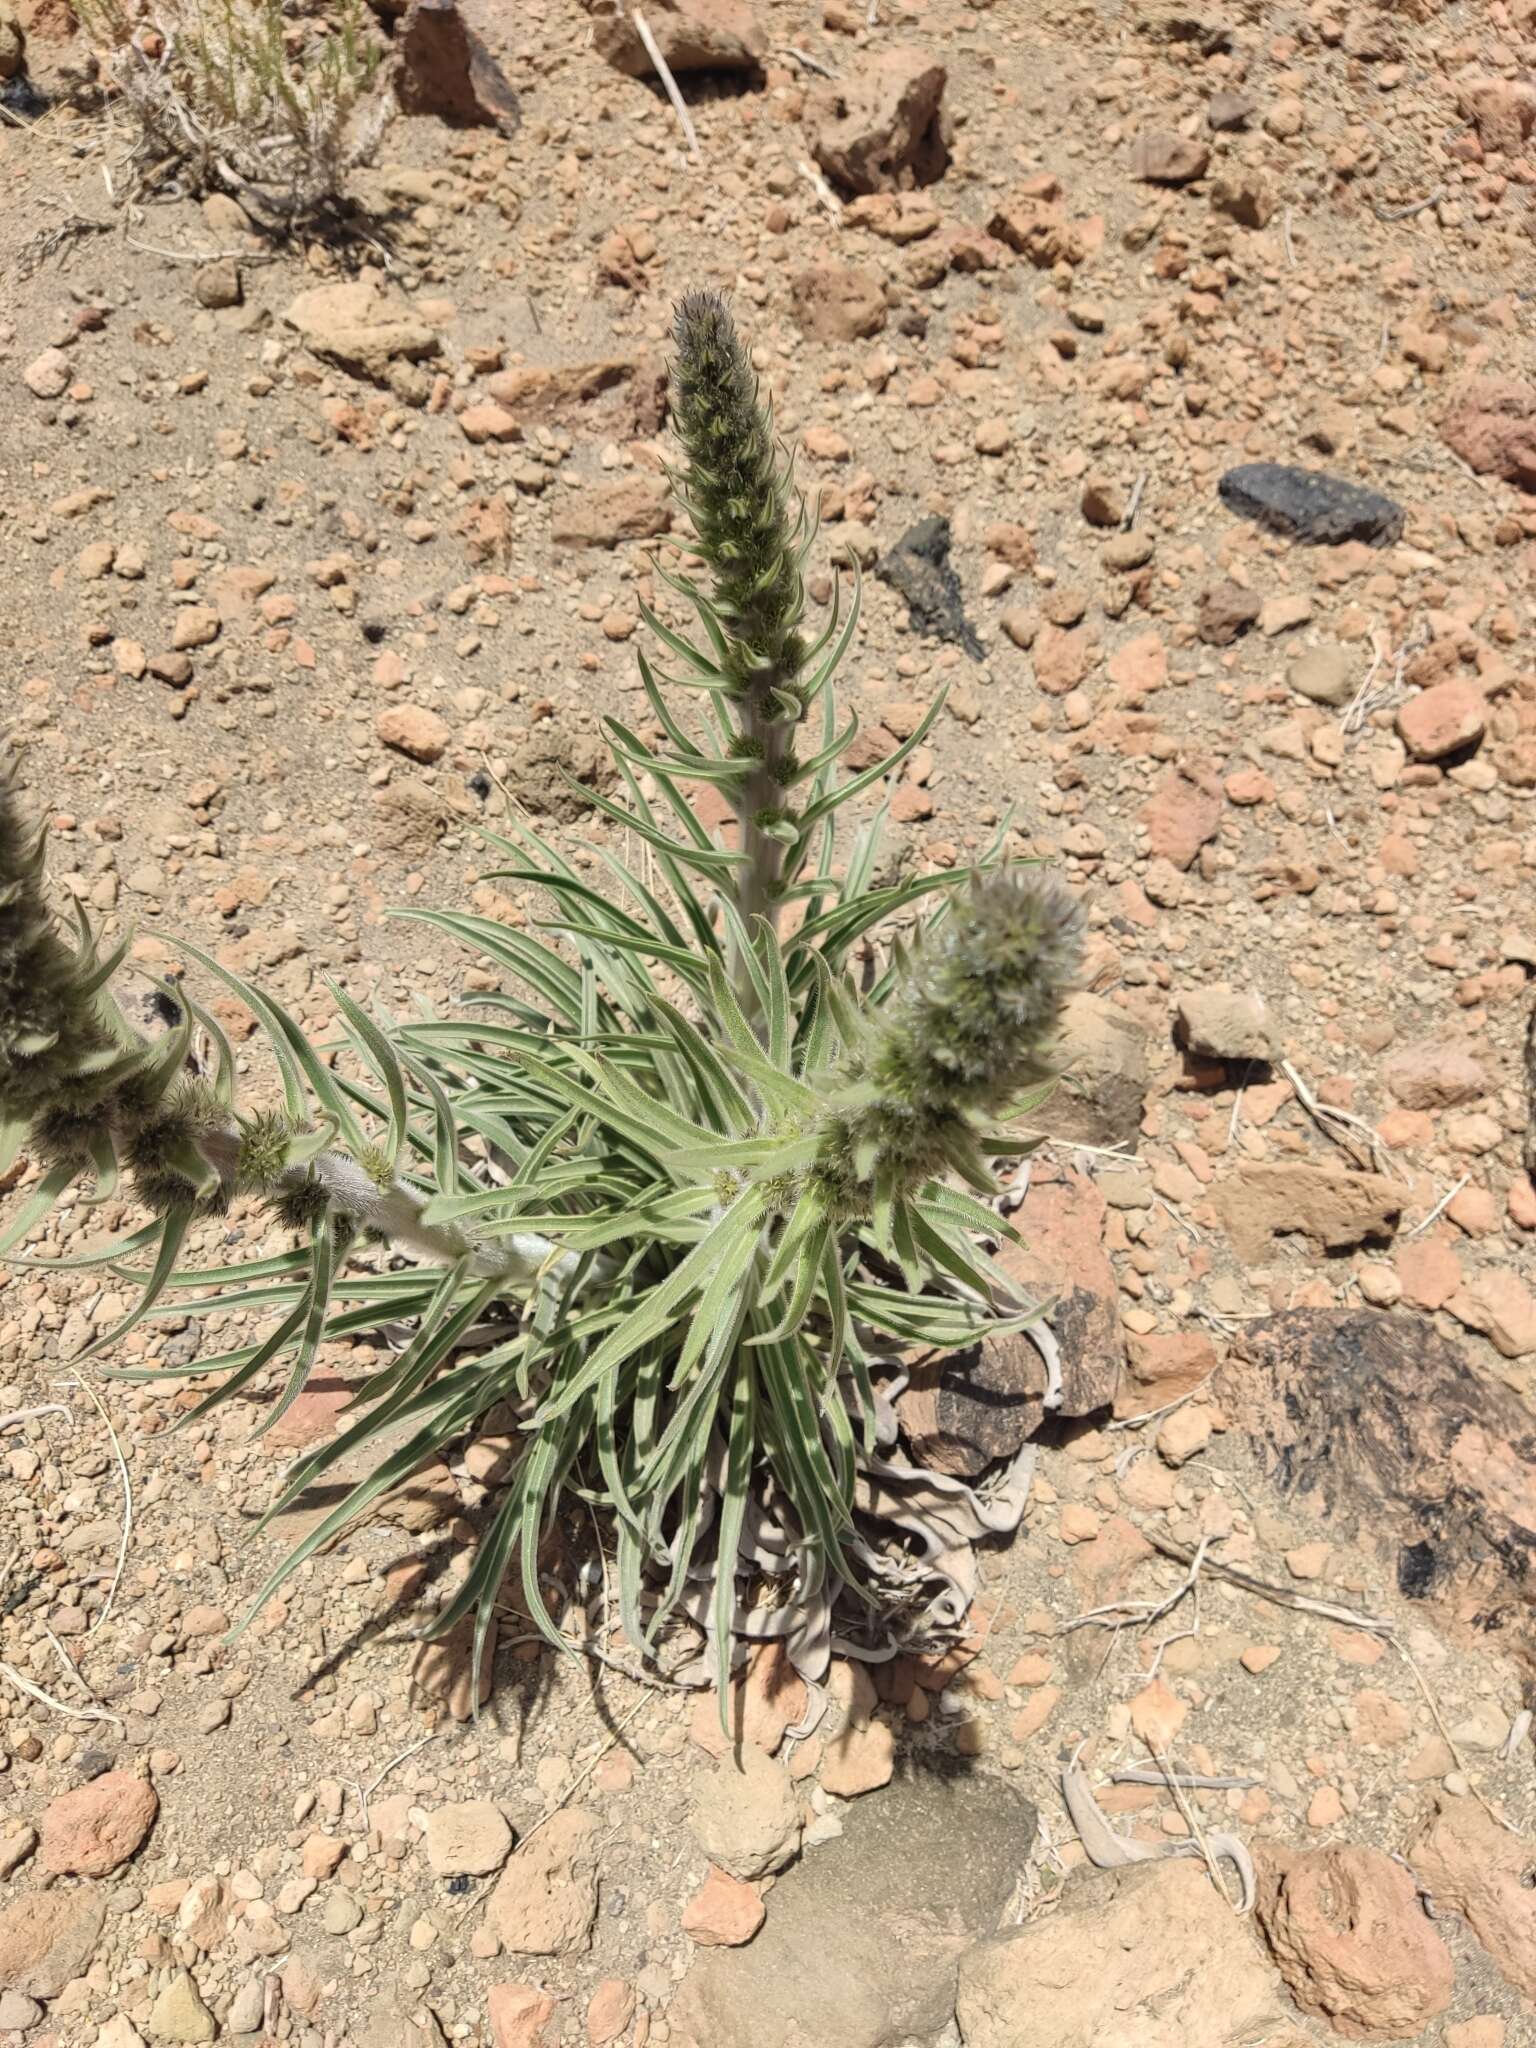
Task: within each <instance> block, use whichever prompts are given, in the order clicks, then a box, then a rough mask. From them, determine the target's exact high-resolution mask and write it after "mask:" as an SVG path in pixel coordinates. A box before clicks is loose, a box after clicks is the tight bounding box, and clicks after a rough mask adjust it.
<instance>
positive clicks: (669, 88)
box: [629, 7, 699, 162]
mask: <svg viewBox="0 0 1536 2048" xmlns="http://www.w3.org/2000/svg"><path fill="white" fill-rule="evenodd" d="M629 18H630V20H631V21H632V22H633V23H634V24H635V34H636V35H637V36H639V38H640V40H641V42H642V43H644V45H645V54H646V55H647V57H649V58H650V60H651V62H652V64H653V65H654V66H655V68H656V76H657V77H658V78H659V79H660V80H661V82H662V85H663V87H664V88H665V90H666V95H667V98H668V99H669V100H670V101H671V102H672V111H673V112H674V113H675V114H676V115H677V118H678V121H679V123H680V125H681V127H682V131H683V133H684V135H685V136H687V138H688V154H689V155H690V156H691V157H692V158H693V159H694V161H695V162H697V161H698V156H699V138H698V136H697V134H696V133H695V132H694V126H693V116H692V115H691V114H690V113H689V111H688V102H687V101H686V100H685V99H684V98H683V96H682V94H681V93H680V92H679V91H678V89H677V80H676V79H675V78H674V77H673V76H672V67H671V65H670V64H669V63H668V62H667V60H666V58H665V57H663V55H662V54H661V46H660V44H659V43H658V42H657V41H656V38H655V37H654V36H653V35H652V34H651V25H650V23H649V22H648V21H647V20H646V18H645V16H644V15H643V14H642V13H641V12H640V10H639V8H638V7H636V8H633V9H632V10H631V12H630V17H629Z"/></svg>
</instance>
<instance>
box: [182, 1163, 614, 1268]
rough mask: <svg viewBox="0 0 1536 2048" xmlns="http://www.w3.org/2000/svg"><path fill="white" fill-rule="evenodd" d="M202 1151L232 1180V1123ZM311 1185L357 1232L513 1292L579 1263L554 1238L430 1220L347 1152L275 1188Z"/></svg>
mask: <svg viewBox="0 0 1536 2048" xmlns="http://www.w3.org/2000/svg"><path fill="white" fill-rule="evenodd" d="M197 1146H198V1150H199V1151H200V1152H201V1154H202V1156H203V1158H204V1159H205V1161H206V1162H207V1164H208V1165H209V1166H210V1167H211V1168H212V1170H213V1171H214V1172H215V1173H216V1174H217V1175H218V1176H219V1178H220V1180H221V1181H223V1182H225V1183H226V1185H227V1184H228V1183H229V1181H230V1179H231V1178H232V1176H233V1172H234V1164H235V1159H236V1156H237V1154H238V1151H239V1133H238V1131H237V1130H236V1128H235V1127H234V1126H233V1125H229V1126H228V1127H227V1128H225V1129H222V1130H213V1131H208V1132H205V1133H203V1134H201V1135H200V1136H199V1138H198V1140H197ZM306 1180H315V1181H318V1182H319V1183H320V1185H321V1187H322V1188H323V1189H324V1190H325V1195H326V1201H327V1204H328V1206H329V1207H330V1209H331V1210H332V1211H333V1212H334V1213H335V1214H336V1215H338V1216H345V1217H346V1218H347V1219H348V1221H349V1222H352V1223H355V1224H356V1225H357V1226H358V1227H359V1228H360V1229H363V1230H371V1231H372V1232H374V1234H375V1235H376V1236H378V1237H382V1238H384V1239H385V1240H386V1241H387V1242H388V1243H390V1244H392V1245H398V1246H400V1247H401V1248H402V1249H404V1250H406V1251H412V1252H415V1253H416V1254H417V1255H418V1256H420V1257H422V1258H427V1259H435V1260H438V1261H440V1262H441V1263H442V1264H443V1265H445V1266H447V1265H452V1264H453V1262H454V1261H455V1260H456V1259H462V1258H464V1257H466V1256H468V1257H469V1258H470V1262H471V1270H472V1271H473V1272H474V1273H475V1274H476V1275H477V1276H478V1277H479V1278H481V1279H491V1278H494V1277H497V1276H500V1277H502V1278H504V1279H505V1280H506V1282H507V1285H508V1287H512V1288H518V1287H521V1288H528V1287H532V1286H533V1285H534V1284H535V1283H536V1282H537V1281H538V1279H539V1278H540V1276H541V1275H542V1276H543V1277H544V1279H545V1280H546V1281H553V1282H555V1283H556V1284H557V1285H558V1284H559V1283H560V1282H561V1281H563V1280H564V1279H565V1278H566V1277H567V1276H568V1275H569V1274H570V1273H571V1272H572V1271H574V1269H575V1267H576V1264H577V1255H576V1254H575V1253H574V1252H561V1251H560V1250H559V1247H558V1246H557V1245H556V1244H555V1243H554V1242H553V1241H552V1240H551V1239H549V1238H547V1237H543V1236H541V1235H540V1234H539V1233H538V1232H537V1231H519V1232H517V1233H515V1234H514V1235H513V1236H511V1237H508V1238H505V1239H503V1240H502V1241H501V1242H499V1243H497V1244H479V1245H477V1244H476V1243H475V1242H474V1240H473V1239H472V1238H470V1237H468V1236H466V1234H465V1233H464V1232H463V1231H462V1230H460V1229H458V1228H457V1227H456V1226H455V1225H453V1224H451V1223H450V1224H443V1223H426V1222H424V1221H423V1220H422V1219H423V1215H424V1212H425V1210H426V1206H427V1204H426V1200H425V1198H424V1197H423V1196H421V1195H419V1194H417V1192H416V1190H415V1189H414V1188H411V1187H407V1185H406V1184H405V1182H404V1181H400V1180H395V1181H391V1182H390V1184H389V1186H388V1187H384V1188H381V1187H379V1186H378V1184H377V1183H376V1182H375V1181H374V1180H372V1179H371V1178H370V1177H369V1175H368V1174H366V1173H365V1172H364V1171H363V1169H362V1167H361V1166H359V1165H358V1163H357V1161H356V1160H355V1159H353V1158H352V1157H351V1155H350V1154H348V1153H346V1152H335V1151H331V1152H321V1153H318V1154H317V1155H316V1156H315V1157H314V1158H313V1159H311V1160H310V1161H308V1162H307V1164H305V1165H303V1166H290V1167H288V1168H286V1169H285V1170H284V1172H283V1173H282V1174H281V1176H280V1177H279V1182H278V1185H279V1186H280V1187H286V1188H296V1187H298V1186H300V1185H301V1184H302V1183H303V1182H305V1181H306Z"/></svg>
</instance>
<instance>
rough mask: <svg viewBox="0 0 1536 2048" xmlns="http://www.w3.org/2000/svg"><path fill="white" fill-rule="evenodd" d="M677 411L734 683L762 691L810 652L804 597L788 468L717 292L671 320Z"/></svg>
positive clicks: (690, 299) (687, 304)
mask: <svg viewBox="0 0 1536 2048" xmlns="http://www.w3.org/2000/svg"><path fill="white" fill-rule="evenodd" d="M673 336H674V339H675V341H676V343H677V358H676V361H675V363H674V364H673V369H672V410H673V422H674V425H675V428H676V431H677V437H678V439H679V440H680V441H681V443H682V445H683V450H684V452H685V454H686V455H687V457H688V467H687V471H686V473H685V474H684V476H683V477H682V478H681V479H680V483H681V488H682V492H683V496H684V501H685V503H686V505H687V507H688V512H689V515H690V517H691V518H692V520H693V527H694V532H695V534H696V536H697V539H698V551H699V553H700V554H701V555H702V556H703V558H704V560H705V561H706V562H707V563H708V564H709V567H710V569H711V571H712V573H713V580H714V586H715V587H714V593H713V602H714V606H715V609H716V611H717V613H718V614H719V616H720V619H721V623H722V624H723V626H724V627H725V630H726V632H727V634H728V636H729V637H730V639H731V641H732V642H733V643H734V644H733V647H732V655H733V666H734V668H735V670H736V673H735V674H734V675H733V676H732V678H731V679H732V681H733V682H734V683H736V685H737V686H738V688H739V689H741V690H743V691H750V692H752V693H753V694H754V695H761V694H762V692H763V691H764V689H765V688H767V689H772V688H775V687H778V686H780V685H783V684H788V683H792V682H793V680H794V677H795V675H796V674H797V673H798V671H799V669H800V666H801V664H802V663H803V661H804V659H805V648H804V645H803V643H801V642H800V640H799V638H798V636H797V634H796V631H795V629H796V627H797V626H798V625H799V622H800V616H801V613H802V611H803V609H804V605H805V592H804V589H803V587H802V584H801V578H800V565H799V554H798V548H797V541H798V538H799V532H800V526H801V523H802V522H801V521H799V520H797V519H795V518H794V517H792V516H791V513H790V476H789V470H788V466H787V465H781V463H780V461H779V456H778V450H777V448H776V445H775V442H774V434H773V418H772V415H771V414H770V412H769V410H768V408H767V406H766V405H765V404H764V403H763V401H762V398H761V397H760V395H759V392H758V384H757V376H756V373H755V372H754V370H753V368H752V365H751V362H750V361H749V360H748V357H747V352H746V350H745V349H744V348H743V347H742V345H741V342H740V340H739V338H738V336H737V333H736V326H735V322H734V321H733V320H732V319H731V315H730V311H729V309H728V308H727V306H726V303H725V301H724V300H723V299H722V298H721V297H720V294H719V293H718V292H689V293H688V295H687V296H686V297H685V298H684V299H682V300H681V301H680V302H679V303H678V306H677V310H676V314H675V316H674V320H673Z"/></svg>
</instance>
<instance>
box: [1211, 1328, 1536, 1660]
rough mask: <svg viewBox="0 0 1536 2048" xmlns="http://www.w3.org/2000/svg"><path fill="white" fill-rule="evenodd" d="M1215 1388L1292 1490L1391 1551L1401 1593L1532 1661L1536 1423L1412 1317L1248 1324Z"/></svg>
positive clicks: (1333, 1520)
mask: <svg viewBox="0 0 1536 2048" xmlns="http://www.w3.org/2000/svg"><path fill="white" fill-rule="evenodd" d="M1213 1384H1214V1388H1215V1392H1216V1397H1217V1399H1218V1400H1219V1401H1220V1403H1221V1406H1222V1408H1223V1410H1224V1411H1225V1413H1226V1414H1227V1415H1228V1416H1229V1417H1230V1418H1231V1420H1232V1423H1233V1426H1234V1427H1235V1428H1240V1429H1241V1430H1242V1431H1243V1432H1244V1434H1245V1436H1247V1437H1248V1438H1249V1440H1250V1441H1251V1442H1252V1444H1253V1446H1254V1449H1255V1452H1256V1454H1257V1456H1258V1459H1259V1463H1260V1465H1261V1466H1262V1467H1263V1468H1264V1469H1265V1470H1266V1471H1267V1472H1268V1473H1269V1475H1270V1477H1271V1478H1273V1479H1274V1480H1275V1481H1276V1483H1277V1484H1278V1485H1279V1486H1280V1487H1281V1489H1282V1490H1283V1491H1284V1492H1285V1493H1286V1494H1288V1495H1292V1496H1299V1497H1301V1498H1302V1499H1304V1500H1306V1501H1307V1502H1308V1503H1309V1504H1311V1505H1313V1506H1315V1507H1317V1508H1318V1509H1320V1510H1321V1511H1322V1512H1323V1513H1324V1514H1325V1515H1327V1517H1328V1518H1329V1522H1330V1524H1331V1525H1332V1526H1335V1527H1337V1528H1339V1529H1340V1530H1341V1531H1344V1532H1357V1533H1358V1534H1359V1535H1360V1536H1361V1537H1363V1538H1364V1539H1365V1540H1366V1541H1367V1542H1374V1543H1376V1544H1380V1545H1384V1546H1385V1547H1387V1548H1388V1549H1389V1551H1390V1552H1391V1554H1392V1557H1393V1561H1394V1564H1395V1567H1396V1574H1397V1583H1398V1587H1399V1590H1400V1591H1401V1592H1402V1593H1403V1594H1404V1595H1405V1596H1406V1597H1407V1598H1408V1599H1410V1600H1434V1601H1435V1602H1436V1603H1437V1605H1438V1606H1439V1607H1440V1608H1441V1610H1442V1611H1443V1612H1444V1613H1445V1614H1446V1615H1448V1616H1449V1617H1450V1618H1452V1619H1455V1620H1457V1621H1459V1622H1460V1623H1462V1624H1463V1625H1465V1626H1466V1627H1468V1628H1469V1629H1475V1630H1477V1631H1478V1632H1479V1633H1480V1634H1481V1633H1482V1632H1485V1631H1486V1632H1497V1633H1498V1640H1500V1641H1502V1642H1503V1643H1504V1644H1505V1646H1506V1647H1507V1648H1508V1649H1509V1650H1510V1651H1511V1652H1512V1653H1513V1654H1515V1655H1516V1656H1518V1657H1519V1658H1520V1659H1521V1660H1522V1662H1523V1663H1524V1664H1525V1665H1526V1667H1527V1668H1528V1669H1536V1627H1533V1621H1536V1613H1533V1609H1536V1570H1533V1568H1532V1559H1533V1558H1536V1425H1533V1423H1532V1418H1531V1413H1530V1410H1529V1408H1527V1406H1526V1405H1525V1403H1524V1402H1523V1401H1522V1400H1521V1399H1520V1397H1519V1395H1518V1394H1516V1393H1514V1392H1513V1391H1512V1390H1511V1389H1509V1388H1508V1387H1505V1386H1504V1385H1502V1384H1501V1383H1500V1382H1499V1381H1498V1380H1497V1379H1495V1378H1493V1377H1492V1376H1491V1375H1484V1374H1480V1373H1478V1372H1475V1371H1474V1370H1473V1368H1472V1365H1471V1363H1470V1361H1469V1360H1468V1358H1467V1356H1466V1354H1465V1352H1464V1351H1463V1350H1462V1349H1461V1347H1460V1346H1459V1345H1457V1344H1455V1343H1453V1342H1452V1341H1451V1340H1450V1339H1449V1338H1446V1337H1442V1336H1441V1335H1440V1334H1439V1332H1438V1331H1437V1330H1436V1329H1435V1328H1434V1327H1433V1325H1432V1324H1430V1323H1428V1322H1425V1321H1422V1320H1420V1319H1418V1318H1412V1317H1406V1316H1395V1315H1385V1314H1382V1313H1381V1312H1379V1311H1378V1310H1375V1309H1313V1308H1302V1309H1290V1310H1287V1311H1286V1312H1285V1313H1284V1314H1281V1315H1275V1316H1266V1317H1265V1318H1264V1319H1263V1320H1262V1321H1260V1322H1257V1323H1249V1324H1247V1325H1246V1326H1245V1327H1244V1329H1243V1330H1242V1332H1241V1333H1240V1335H1239V1336H1238V1337H1236V1338H1235V1339H1234V1341H1233V1344H1232V1347H1231V1350H1230V1352H1229V1353H1228V1355H1227V1358H1226V1359H1225V1361H1224V1362H1223V1364H1222V1365H1221V1367H1220V1369H1219V1370H1218V1372H1217V1374H1216V1377H1215V1381H1214V1383H1213Z"/></svg>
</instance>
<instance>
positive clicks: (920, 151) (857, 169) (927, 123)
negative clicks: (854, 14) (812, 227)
mask: <svg viewBox="0 0 1536 2048" xmlns="http://www.w3.org/2000/svg"><path fill="white" fill-rule="evenodd" d="M945 76H946V73H945V70H944V66H943V65H942V64H941V63H939V62H938V60H937V59H936V58H935V57H933V56H932V55H931V54H930V53H929V52H928V51H927V50H918V49H912V48H909V47H907V46H906V45H903V44H896V45H894V46H893V47H892V48H890V49H887V50H880V51H878V52H876V53H874V54H870V55H866V56H865V58H864V60H863V61H862V62H861V63H860V65H859V66H858V68H857V69H856V70H854V71H852V72H850V73H849V74H848V76H846V77H844V78H838V79H827V80H825V81H822V82H820V83H818V84H817V85H816V87H815V88H814V90H813V91H812V92H811V93H810V94H809V96H808V98H807V101H806V109H805V116H806V122H807V124H808V126H809V128H810V130H811V137H812V140H811V151H812V154H813V155H814V156H815V158H816V161H817V163H819V164H820V165H821V167H822V169H823V170H824V171H825V172H826V173H827V175H828V177H829V178H830V179H831V180H832V182H833V184H835V185H838V186H841V188H842V189H843V191H845V192H910V191H911V190H912V188H913V187H914V186H916V185H932V184H934V183H936V182H937V180H938V179H940V178H942V177H943V175H944V171H945V168H946V166H947V165H948V163H949V143H948V139H947V136H946V134H945V126H944V118H943V113H942V111H941V102H942V101H943V97H944V80H945Z"/></svg>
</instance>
